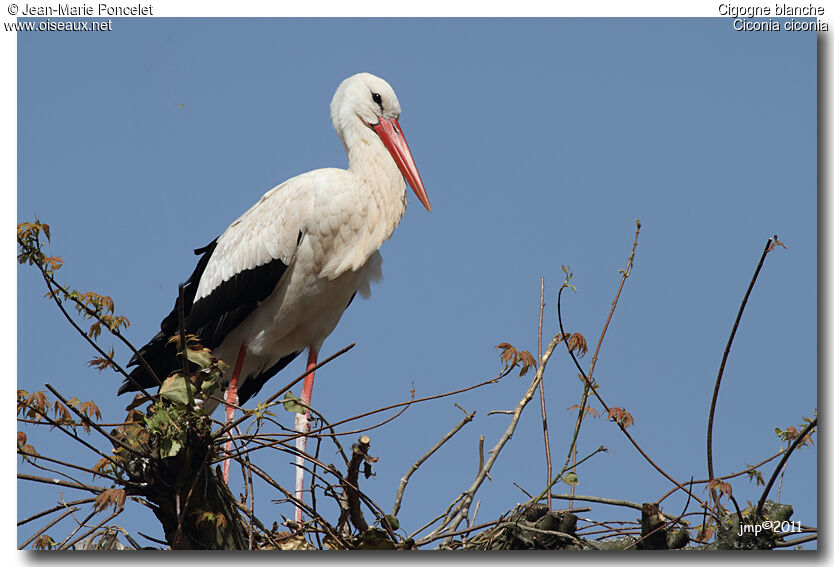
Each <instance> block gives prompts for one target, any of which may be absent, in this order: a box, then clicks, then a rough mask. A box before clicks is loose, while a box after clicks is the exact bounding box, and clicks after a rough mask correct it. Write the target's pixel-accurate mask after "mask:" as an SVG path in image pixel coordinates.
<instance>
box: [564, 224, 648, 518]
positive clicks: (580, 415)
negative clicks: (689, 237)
mask: <svg viewBox="0 0 834 567" xmlns="http://www.w3.org/2000/svg"><path fill="white" fill-rule="evenodd" d="M635 222H636V224H637V228H636V229H635V231H634V243H633V244H632V245H631V254H630V255H629V257H628V260H627V261H626V267H625V269H624V270H622V274H623V277H622V278H620V285H619V287H617V293H616V294H615V295H614V301H612V302H611V309H610V310H609V311H608V317H607V318H606V319H605V324H604V325H603V326H602V332H601V333H600V335H599V340H598V341H597V346H596V348H594V355H593V356H592V357H591V366H590V368H589V369H588V379H587V381H586V382H585V387H584V389H583V392H582V400H581V401H580V402H579V412H578V413H577V415H576V425H575V426H574V430H573V438H572V439H571V443H570V447H569V448H568V456H567V458H566V459H565V465H567V464H568V461H569V460H570V459H571V457H573V462H574V464H575V463H576V441H577V439H578V438H579V428H580V427H581V426H582V421H583V420H584V419H585V405H586V404H587V403H588V394H589V393H590V385H591V384H593V379H594V370H595V369H596V366H597V361H598V360H599V351H600V348H601V347H602V341H603V340H605V334H606V333H607V332H608V325H609V323H611V319H612V317H614V310H615V309H616V308H617V304H618V303H619V301H620V294H621V293H622V291H623V287H624V286H625V282H626V279H628V277H629V276H630V275H631V269H632V267H633V266H634V255H635V254H636V252H637V239H638V238H639V237H640V228H641V226H642V225H641V223H640V221H639V220H636V221H635ZM562 336H563V337H564V335H562ZM574 466H575V465H574ZM548 480H550V478H548ZM575 488H576V487H575V486H571V489H570V492H571V494H573V493H574V492H575ZM572 504H573V503H572V502H571V505H572Z"/></svg>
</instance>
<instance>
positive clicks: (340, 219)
mask: <svg viewBox="0 0 834 567" xmlns="http://www.w3.org/2000/svg"><path fill="white" fill-rule="evenodd" d="M330 113H331V118H332V120H333V127H334V128H335V129H336V133H337V134H338V135H339V138H340V139H341V140H342V143H343V144H344V146H345V151H346V152H347V156H348V162H349V166H348V169H347V170H343V169H333V168H330V169H318V170H315V171H311V172H309V173H305V174H302V175H299V176H297V177H293V178H292V179H290V180H288V181H285V182H284V183H282V184H281V185H279V186H277V187H275V188H274V189H272V190H270V191H268V192H267V193H266V194H265V195H264V196H263V197H261V199H260V200H259V201H258V202H257V203H256V204H255V205H254V206H252V208H250V209H249V210H248V211H246V212H245V213H244V214H243V215H241V217H240V218H238V219H237V220H236V221H235V222H233V223H232V224H231V226H229V228H227V229H226V231H225V232H224V233H223V234H222V235H221V236H220V237H218V238H217V239H216V240H215V241H214V242H212V243H211V244H209V245H208V246H206V247H205V248H201V249H199V250H196V251H195V253H197V254H202V257H201V258H200V261H199V262H198V264H197V268H196V269H195V270H194V273H193V274H192V275H191V277H190V278H189V280H188V282H187V285H186V286H185V288H184V290H185V291H184V300H185V301H184V303H185V306H184V311H185V316H186V321H185V326H186V330H187V331H188V332H189V333H193V334H195V335H197V336H198V337H199V338H200V339H201V341H202V343H203V344H204V345H206V346H208V347H209V348H211V349H213V351H214V353H215V354H216V355H217V357H218V358H220V359H221V360H224V361H226V362H227V363H229V364H230V370H229V371H228V372H227V373H226V375H225V376H224V377H223V382H224V387H226V401H227V402H229V403H231V404H234V405H237V404H238V403H241V404H242V403H245V402H246V401H247V400H248V399H249V398H251V397H252V396H253V395H254V394H256V393H257V392H258V391H259V390H260V389H261V387H262V386H263V384H264V383H265V382H266V380H268V379H269V378H270V377H272V376H273V375H274V374H276V373H277V372H278V371H279V370H281V369H282V368H283V367H284V366H286V365H287V364H289V362H290V361H291V360H292V359H293V358H295V357H296V356H297V355H298V354H300V353H301V352H303V351H304V350H305V349H308V350H309V354H308V359H307V366H308V369H309V368H312V367H313V366H315V364H316V360H317V356H318V352H319V349H320V348H321V346H322V343H323V342H324V339H325V338H327V336H328V335H329V334H330V333H331V332H332V331H333V329H334V328H335V327H336V325H337V324H338V322H339V319H340V318H341V316H342V313H343V312H344V310H345V309H346V308H347V306H348V305H349V304H350V302H351V301H352V300H353V297H354V296H355V295H356V293H359V294H360V295H362V296H363V297H367V296H368V295H369V293H370V284H371V282H373V281H375V280H378V279H379V278H380V277H381V275H382V273H381V264H382V257H381V256H380V254H379V247H380V246H381V245H382V243H383V242H384V241H385V240H387V239H388V238H390V237H391V234H392V233H393V231H394V229H395V228H396V227H397V225H398V224H399V222H400V219H401V218H402V215H403V213H404V212H405V206H406V183H405V180H407V181H408V183H409V184H410V185H411V187H412V188H413V189H414V192H415V193H416V194H417V197H418V198H419V199H420V201H421V202H422V203H423V205H424V206H425V207H426V209H428V210H429V211H431V206H430V205H429V201H428V197H427V196H426V192H425V189H424V187H423V182H422V181H421V179H420V174H419V173H418V172H417V168H416V166H415V165H414V160H413V159H412V157H411V152H410V150H409V148H408V145H407V144H406V141H405V138H404V137H403V134H402V132H401V130H400V127H399V124H398V118H399V116H400V104H399V102H398V101H397V96H396V95H395V94H394V91H393V89H392V88H391V86H390V85H389V84H388V83H386V82H385V81H384V80H382V79H380V78H379V77H375V76H374V75H371V74H369V73H359V74H357V75H354V76H352V77H349V78H347V79H345V80H344V81H343V82H342V83H341V85H339V88H338V89H337V90H336V94H335V95H334V96H333V101H332V102H331V104H330ZM403 177H405V180H404V179H403ZM178 309H179V300H177V303H176V304H175V306H174V310H173V311H172V312H171V314H169V315H168V317H166V318H165V319H164V320H163V321H162V325H161V327H162V328H161V331H160V332H159V333H158V334H157V335H156V336H155V337H154V338H153V339H151V341H150V342H149V343H148V344H147V345H145V346H144V347H143V348H142V349H140V353H141V354H142V356H143V357H144V359H145V360H146V361H148V362H149V364H150V365H151V367H152V368H153V369H154V371H155V372H156V374H157V375H158V376H160V377H163V378H164V377H165V376H167V375H168V374H169V373H170V372H171V370H172V369H174V368H175V366H176V365H177V364H178V363H177V361H176V347H175V346H174V345H172V344H170V343H169V342H168V338H169V337H170V336H173V335H176V334H177V333H178V330H179V326H178ZM232 362H234V363H235V364H234V365H232ZM131 363H132V364H134V365H137V368H135V369H134V370H133V371H132V372H131V378H132V379H133V382H131V381H125V383H124V384H123V385H122V387H121V388H120V389H119V393H120V394H121V393H124V392H128V391H134V390H136V389H137V388H136V384H140V385H142V386H143V387H148V388H149V387H152V386H153V385H154V384H155V382H154V380H153V378H152V376H150V374H149V373H148V372H147V370H146V369H145V368H144V367H143V366H141V365H138V360H137V359H135V358H134V360H132V361H131ZM313 376H314V374H313V373H311V374H309V375H308V376H307V377H306V378H305V380H304V386H303V390H302V396H301V399H302V402H304V403H305V404H308V405H309V403H310V398H311V395H312V385H313ZM216 406H217V402H216V401H215V402H213V401H211V400H207V401H206V402H205V404H204V407H205V408H206V409H207V410H208V411H209V412H211V411H213V410H214V409H215V408H216ZM233 411H234V410H233V408H232V407H231V406H227V420H229V419H231V418H232V416H233ZM296 430H297V431H299V432H301V433H306V432H307V431H309V428H308V422H307V415H301V414H299V415H298V416H297V418H296ZM306 439H307V438H306V437H304V436H302V437H299V438H298V440H297V447H298V449H299V450H300V451H301V452H302V453H303V452H304V451H305V449H306ZM303 462H304V460H303V458H301V457H299V458H298V464H299V465H301V464H303ZM228 463H229V461H228V460H227V461H225V463H224V464H225V469H224V470H225V471H226V475H227V474H228ZM302 487H303V470H302V468H301V467H300V466H299V467H298V472H297V477H296V497H297V498H299V499H301V493H302ZM296 520H297V521H300V520H301V509H300V508H298V507H296Z"/></svg>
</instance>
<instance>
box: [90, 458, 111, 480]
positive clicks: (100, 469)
mask: <svg viewBox="0 0 834 567" xmlns="http://www.w3.org/2000/svg"><path fill="white" fill-rule="evenodd" d="M112 469H113V463H112V462H110V460H109V459H99V460H98V461H96V464H94V465H93V467H92V470H93V471H95V473H98V474H100V475H103V474H106V473H108V472H110V471H111V470H112ZM95 477H96V475H95V474H93V478H95Z"/></svg>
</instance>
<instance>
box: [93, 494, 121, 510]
mask: <svg viewBox="0 0 834 567" xmlns="http://www.w3.org/2000/svg"><path fill="white" fill-rule="evenodd" d="M126 498H127V493H125V491H124V490H123V489H121V488H108V489H107V490H105V491H103V492H101V493H100V494H99V495H98V496H96V501H95V503H94V504H93V510H95V511H96V512H100V511H102V510H106V509H107V507H108V506H113V510H120V509H122V508H124V505H125V499H126Z"/></svg>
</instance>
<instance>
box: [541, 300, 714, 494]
mask: <svg viewBox="0 0 834 567" xmlns="http://www.w3.org/2000/svg"><path fill="white" fill-rule="evenodd" d="M564 290H565V286H562V287H561V288H560V289H559V294H558V296H557V300H556V314H557V316H558V319H559V331H560V332H561V333H562V336H563V337H564V336H565V328H564V326H563V324H562V292H563V291H564ZM563 342H564V343H565V348H566V349H567V351H568V354H569V355H570V357H571V360H573V364H574V366H576V368H577V369H578V370H579V373H580V374H581V376H582V378H583V379H584V380H585V384H586V385H587V386H588V387H589V388H590V390H591V392H592V393H593V394H594V396H595V397H596V398H597V400H599V403H600V404H601V405H602V407H603V408H604V409H605V411H606V413H608V414H610V413H611V409H610V408H609V407H608V404H606V403H605V400H603V399H602V396H601V395H600V393H599V392H597V389H596V388H594V387H593V386H592V385H591V381H590V380H589V379H588V375H587V374H585V371H584V370H583V369H582V365H580V364H579V361H578V360H576V356H575V355H574V354H573V350H572V349H571V348H570V346H568V341H563ZM615 423H616V424H617V426H618V427H619V428H620V431H622V432H623V435H625V436H626V438H627V439H628V440H629V441H630V442H631V444H632V445H633V446H634V448H635V449H637V452H638V453H640V455H642V457H643V458H644V459H646V461H647V462H648V463H649V464H650V465H651V466H652V467H653V468H654V469H655V470H656V471H657V472H659V473H660V474H662V475H663V476H664V477H666V478H667V479H668V480H669V481H671V482H672V483H673V484H674V485H675V486H677V487H678V488H679V489H681V490H683V491H685V492H687V493H689V492H690V491H688V490H687V489H685V488H684V487H683V486H682V485H681V483H679V482H678V481H677V480H675V479H674V478H672V477H671V476H669V474H667V473H666V471H664V470H663V469H662V468H660V467H659V466H658V465H657V464H656V463H655V462H654V461H653V460H652V459H651V457H649V456H648V455H647V454H646V452H645V451H643V448H642V447H640V445H638V444H637V441H635V440H634V438H633V437H632V436H631V434H629V432H628V431H627V430H626V428H625V427H624V426H623V424H622V423H620V422H619V421H617V422H615ZM574 441H575V440H574ZM692 497H693V498H694V499H695V500H696V501H697V502H698V503H699V504H703V503H704V502H703V500H701V499H700V498H698V497H697V496H695V495H694V494H693V495H692Z"/></svg>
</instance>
